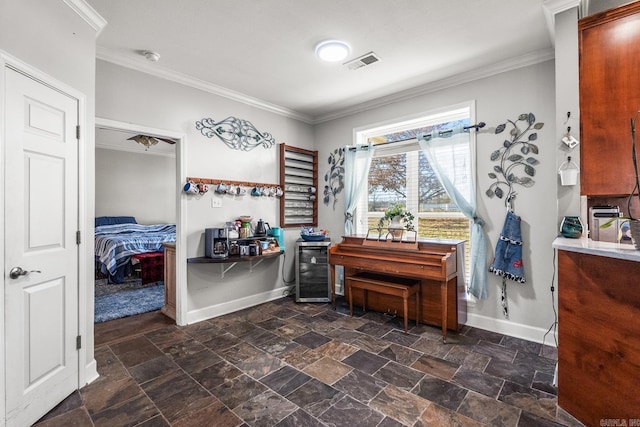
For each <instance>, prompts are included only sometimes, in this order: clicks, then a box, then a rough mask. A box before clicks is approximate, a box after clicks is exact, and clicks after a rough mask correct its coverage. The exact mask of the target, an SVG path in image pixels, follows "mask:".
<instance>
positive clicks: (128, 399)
mask: <svg viewBox="0 0 640 427" xmlns="http://www.w3.org/2000/svg"><path fill="white" fill-rule="evenodd" d="M144 316H151V317H144ZM153 316H157V319H158V321H157V322H155V320H154V319H156V317H153ZM136 317H137V318H139V319H143V320H141V321H140V324H139V325H136V321H137V320H136V319H133V318H132V319H131V320H127V323H129V324H132V325H133V327H132V328H131V329H132V330H131V331H127V330H126V328H123V329H120V327H118V328H111V329H109V327H110V325H109V323H112V322H106V323H105V324H101V325H100V328H101V329H100V331H101V332H100V333H98V327H97V328H96V330H97V332H96V351H95V356H96V360H97V362H98V371H99V373H100V378H99V379H98V380H96V381H95V382H93V383H92V384H90V385H88V386H86V387H84V388H83V389H81V390H80V391H78V392H75V393H74V394H72V395H71V396H70V397H69V398H67V399H66V400H65V401H64V402H63V403H62V404H61V405H60V406H58V407H57V408H55V409H54V410H53V411H51V412H50V413H49V414H47V415H46V416H45V417H44V418H43V419H42V420H40V421H39V422H38V423H37V424H36V425H37V426H38V427H50V426H65V427H67V426H109V427H115V426H145V427H155V426H189V427H197V426H292V427H293V426H295V427H300V426H322V425H327V426H380V427H382V426H384V427H391V426H402V425H404V426H449V425H452V426H521V427H525V426H526V427H528V426H556V425H572V426H573V425H580V424H579V423H577V422H576V421H575V420H574V419H572V418H571V417H570V416H569V415H568V414H566V413H565V412H564V411H563V410H562V409H559V408H558V407H557V404H556V402H557V398H556V388H555V387H554V386H553V385H552V384H551V383H552V379H553V372H554V367H555V361H556V358H557V352H556V349H555V348H552V347H543V346H542V345H540V344H536V343H532V342H529V341H524V340H520V339H517V338H512V337H508V336H504V335H500V334H496V333H493V332H488V331H484V330H480V329H474V328H469V327H464V328H463V329H462V331H460V332H459V333H450V335H449V338H448V343H447V344H446V345H445V344H442V341H441V336H440V331H439V329H438V328H435V327H430V326H424V325H420V326H417V327H415V326H414V327H413V328H412V329H410V331H409V333H408V334H404V333H403V325H402V319H401V318H392V317H388V316H385V315H381V314H379V313H366V314H364V315H363V313H357V315H356V316H354V317H353V318H352V317H349V315H348V306H345V304H344V303H343V302H342V303H340V304H339V306H338V309H337V310H334V309H332V308H331V307H330V305H328V304H318V303H311V304H309V303H303V304H296V303H295V302H294V301H293V300H292V299H291V298H283V299H281V300H278V301H274V302H270V303H266V304H262V305H260V306H257V307H253V308H250V309H246V310H242V311H240V312H236V313H232V314H229V315H226V316H222V317H218V318H215V319H211V320H209V321H203V322H200V323H197V324H194V325H189V326H186V327H178V326H175V325H168V324H167V322H166V320H164V319H163V316H162V315H160V314H158V313H152V314H147V315H142V317H140V316H136ZM150 319H151V320H150ZM121 321H122V319H121ZM121 321H120V323H114V325H122V324H123V323H122V322H121ZM114 322H119V321H114ZM141 325H143V326H141ZM114 331H116V332H114Z"/></svg>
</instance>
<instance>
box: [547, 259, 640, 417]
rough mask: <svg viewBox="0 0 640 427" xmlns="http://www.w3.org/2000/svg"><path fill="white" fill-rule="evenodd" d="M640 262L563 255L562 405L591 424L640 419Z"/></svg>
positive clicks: (560, 327) (560, 276)
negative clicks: (612, 419)
mask: <svg viewBox="0 0 640 427" xmlns="http://www.w3.org/2000/svg"><path fill="white" fill-rule="evenodd" d="M638 277H640V262H638V261H627V260H623V259H616V258H610V257H605V256H599V255H590V254H583V253H577V252H571V251H563V250H559V251H558V309H559V310H558V405H559V406H560V407H562V408H563V409H564V410H566V411H567V412H569V413H570V414H571V415H573V416H574V417H576V418H577V419H578V420H580V421H581V422H583V423H584V424H585V425H588V426H597V425H603V424H601V422H602V420H603V419H609V418H615V419H621V420H630V419H637V418H638V417H639V416H640V415H639V408H640V393H638V373H639V372H640V335H639V334H638V331H640V316H638V307H640V290H639V288H638Z"/></svg>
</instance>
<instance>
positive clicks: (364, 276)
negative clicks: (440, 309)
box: [345, 273, 421, 334]
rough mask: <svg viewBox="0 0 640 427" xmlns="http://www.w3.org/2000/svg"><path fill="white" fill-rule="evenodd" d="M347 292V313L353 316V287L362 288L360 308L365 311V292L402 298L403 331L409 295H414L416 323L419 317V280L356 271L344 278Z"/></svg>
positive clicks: (405, 324) (406, 322)
mask: <svg viewBox="0 0 640 427" xmlns="http://www.w3.org/2000/svg"><path fill="white" fill-rule="evenodd" d="M345 284H346V287H347V292H348V293H349V314H350V315H351V316H352V317H353V292H352V290H353V289H362V291H363V294H364V295H363V298H362V310H363V311H366V304H367V292H368V291H372V292H378V293H381V294H385V295H392V296H397V297H401V298H402V302H403V304H404V313H403V316H404V333H405V334H406V333H407V331H408V329H409V297H411V295H415V299H416V325H418V323H419V319H420V303H421V300H420V281H419V280H414V279H406V278H403V277H395V276H384V275H380V274H371V273H358V274H356V275H354V276H349V277H347V278H346V280H345Z"/></svg>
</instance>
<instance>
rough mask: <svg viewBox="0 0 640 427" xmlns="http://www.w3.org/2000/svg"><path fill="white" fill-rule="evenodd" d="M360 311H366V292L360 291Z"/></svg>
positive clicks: (364, 290)
mask: <svg viewBox="0 0 640 427" xmlns="http://www.w3.org/2000/svg"><path fill="white" fill-rule="evenodd" d="M362 311H367V290H366V289H363V290H362Z"/></svg>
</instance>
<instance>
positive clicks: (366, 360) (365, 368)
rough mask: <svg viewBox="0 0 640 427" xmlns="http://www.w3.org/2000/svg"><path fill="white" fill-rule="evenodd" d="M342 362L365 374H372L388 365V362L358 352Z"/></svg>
mask: <svg viewBox="0 0 640 427" xmlns="http://www.w3.org/2000/svg"><path fill="white" fill-rule="evenodd" d="M342 362H343V363H345V364H347V365H349V366H352V367H354V368H356V369H358V370H360V371H362V372H366V373H367V374H373V373H374V372H376V371H377V370H378V369H380V368H381V367H383V366H384V365H386V364H387V363H389V360H388V359H385V358H384V357H380V356H378V355H377V354H373V353H369V352H368V351H364V350H358V351H356V352H355V353H353V354H352V355H351V356H349V357H347V358H346V359H344V360H343V361H342Z"/></svg>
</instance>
